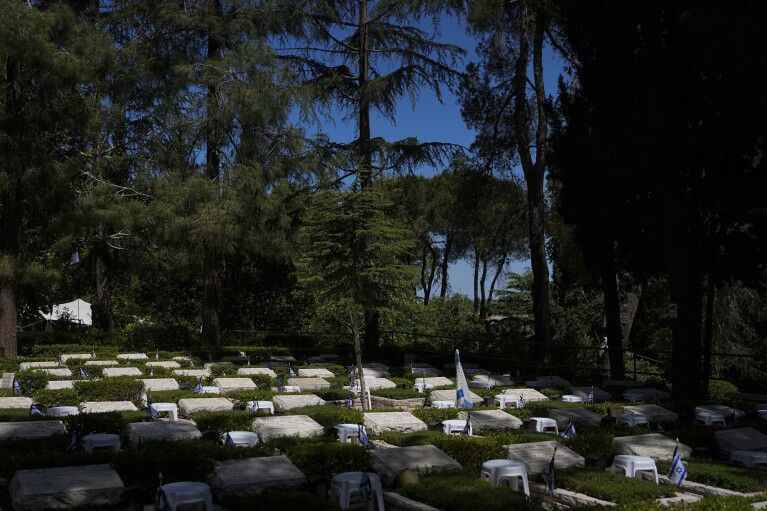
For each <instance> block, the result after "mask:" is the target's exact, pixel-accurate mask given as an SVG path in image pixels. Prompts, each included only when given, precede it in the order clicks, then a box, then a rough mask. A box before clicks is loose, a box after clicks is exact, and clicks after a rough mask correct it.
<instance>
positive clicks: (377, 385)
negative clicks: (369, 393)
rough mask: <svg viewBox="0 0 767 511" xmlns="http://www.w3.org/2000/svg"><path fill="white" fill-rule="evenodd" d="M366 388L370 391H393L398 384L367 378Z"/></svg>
mask: <svg viewBox="0 0 767 511" xmlns="http://www.w3.org/2000/svg"><path fill="white" fill-rule="evenodd" d="M365 386H366V387H367V388H368V390H378V389H393V388H396V387H397V384H396V383H394V382H393V381H391V380H387V379H386V378H365Z"/></svg>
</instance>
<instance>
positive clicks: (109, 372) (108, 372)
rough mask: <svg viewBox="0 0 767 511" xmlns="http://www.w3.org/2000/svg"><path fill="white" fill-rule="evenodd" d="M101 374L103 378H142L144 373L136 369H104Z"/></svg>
mask: <svg viewBox="0 0 767 511" xmlns="http://www.w3.org/2000/svg"><path fill="white" fill-rule="evenodd" d="M101 374H102V375H103V376H104V377H105V378H109V377H110V376H143V374H144V373H142V372H141V369H139V368H138V367H106V368H104V369H102V371H101Z"/></svg>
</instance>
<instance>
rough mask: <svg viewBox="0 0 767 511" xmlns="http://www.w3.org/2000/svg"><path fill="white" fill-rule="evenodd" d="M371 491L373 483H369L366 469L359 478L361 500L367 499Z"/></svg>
mask: <svg viewBox="0 0 767 511" xmlns="http://www.w3.org/2000/svg"><path fill="white" fill-rule="evenodd" d="M372 493H373V485H372V484H371V483H370V476H369V475H368V473H367V471H363V472H362V478H361V479H360V497H362V500H364V501H368V500H370V497H371V494H372Z"/></svg>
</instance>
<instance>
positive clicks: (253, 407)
mask: <svg viewBox="0 0 767 511" xmlns="http://www.w3.org/2000/svg"><path fill="white" fill-rule="evenodd" d="M250 411H251V412H253V413H256V412H257V411H258V401H253V404H252V405H250Z"/></svg>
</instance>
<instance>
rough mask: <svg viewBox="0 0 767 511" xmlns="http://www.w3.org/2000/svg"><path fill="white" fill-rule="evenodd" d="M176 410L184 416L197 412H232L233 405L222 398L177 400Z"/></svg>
mask: <svg viewBox="0 0 767 511" xmlns="http://www.w3.org/2000/svg"><path fill="white" fill-rule="evenodd" d="M178 408H179V410H180V411H181V412H183V413H184V414H186V415H189V414H191V413H197V412H223V411H227V410H232V409H233V408H234V403H232V402H231V401H229V400H228V399H226V398H224V397H193V398H186V399H181V400H179V402H178Z"/></svg>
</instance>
